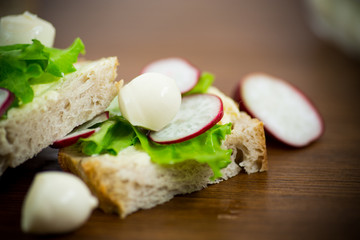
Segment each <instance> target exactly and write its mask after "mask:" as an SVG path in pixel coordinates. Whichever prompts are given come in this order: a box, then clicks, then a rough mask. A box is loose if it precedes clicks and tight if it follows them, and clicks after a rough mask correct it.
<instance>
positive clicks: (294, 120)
mask: <svg viewBox="0 0 360 240" xmlns="http://www.w3.org/2000/svg"><path fill="white" fill-rule="evenodd" d="M237 91H239V93H240V99H241V100H240V104H241V107H243V108H244V110H246V111H248V112H249V114H250V115H252V116H254V117H256V118H258V119H260V120H261V121H262V122H263V123H264V127H265V129H266V130H267V132H268V133H270V134H271V135H272V136H274V137H275V138H277V139H278V140H280V141H281V142H283V143H285V144H287V145H290V146H294V147H302V146H306V145H308V144H309V143H311V142H312V141H314V140H316V139H318V138H319V137H320V136H321V135H322V133H323V129H324V127H323V120H322V118H321V116H320V114H319V112H318V110H317V109H316V108H315V107H314V105H313V104H312V103H311V102H310V100H309V99H308V98H307V97H306V96H305V95H304V93H302V92H301V91H300V90H299V89H297V88H295V87H294V86H292V85H291V84H289V83H287V82H285V81H283V80H279V79H276V78H273V77H270V76H267V75H263V74H255V75H250V76H248V77H247V78H245V79H244V80H243V81H242V82H241V83H240V89H238V90H237Z"/></svg>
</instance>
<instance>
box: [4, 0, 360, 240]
mask: <svg viewBox="0 0 360 240" xmlns="http://www.w3.org/2000/svg"><path fill="white" fill-rule="evenodd" d="M15 2H19V1H15ZM25 2H26V4H23V5H22V4H20V3H18V5H16V6H15V7H14V6H8V11H15V10H14V9H16V11H19V12H21V11H23V10H24V8H25V7H26V8H27V9H29V8H31V10H32V11H34V12H35V13H37V14H38V15H39V16H40V17H42V18H44V19H47V20H49V21H51V22H52V23H53V24H54V26H55V27H56V29H57V35H56V41H55V45H56V47H61V48H63V47H66V46H68V45H69V44H70V43H71V42H72V41H73V39H74V38H75V37H78V36H79V37H81V39H82V40H83V41H84V43H85V46H86V50H87V53H86V58H88V59H96V58H101V57H106V56H118V58H119V61H120V67H119V71H118V74H119V78H122V79H124V80H125V81H130V80H131V79H132V78H134V77H135V76H136V75H137V74H139V72H140V70H141V68H142V67H143V66H144V65H145V64H147V63H149V62H150V61H152V60H155V59H158V58H162V57H169V56H180V57H184V58H187V59H189V60H190V61H191V62H193V63H194V64H195V65H196V66H198V67H199V68H200V69H202V70H206V71H210V72H212V73H214V74H215V75H216V81H215V85H216V86H217V87H219V88H220V89H221V90H222V91H224V92H225V93H227V94H229V95H230V94H232V92H233V90H234V88H235V86H236V83H237V81H239V80H240V79H241V78H242V77H243V76H245V75H246V74H248V73H251V72H265V73H268V74H272V75H275V76H277V77H280V78H283V79H285V80H287V81H289V82H291V83H293V84H295V85H296V86H298V87H299V88H300V89H302V90H303V91H304V92H305V93H306V94H307V95H308V96H309V97H310V98H311V99H312V100H313V101H314V103H315V104H316V106H317V107H318V108H319V110H320V112H321V113H322V115H323V117H324V120H325V124H326V125H325V126H326V130H325V133H324V135H323V136H322V138H321V139H320V140H319V141H317V142H315V143H313V144H311V145H310V146H308V147H306V148H301V149H293V148H289V147H285V146H283V145H282V144H280V143H278V142H276V141H274V140H272V139H270V138H267V147H268V155H269V171H268V172H265V173H259V174H251V175H247V174H245V173H241V174H239V175H238V176H236V177H234V178H232V179H230V180H228V181H225V182H222V183H220V184H217V185H213V186H210V187H208V188H206V189H204V190H202V191H200V192H196V193H192V194H187V195H182V196H177V197H175V198H174V199H172V200H171V201H169V202H167V203H165V204H162V205H160V206H157V207H155V208H153V209H150V210H142V211H138V212H136V213H134V214H132V215H130V216H129V217H127V218H126V219H124V220H121V219H119V218H118V217H117V216H115V215H107V214H104V213H103V212H101V211H100V210H95V211H94V213H93V214H92V215H91V217H90V219H89V221H88V222H86V224H85V225H84V226H83V227H81V228H80V229H78V230H77V231H75V232H73V233H70V234H66V235H60V236H47V237H43V239H48V238H54V239H359V237H360V233H359V230H358V229H359V227H360V173H359V171H360V136H359V135H360V131H359V130H360V129H359V123H360V111H359V103H360V97H359V96H360V95H359V89H360V88H359V87H360V84H359V82H360V61H359V60H358V59H356V58H354V57H352V56H350V55H348V54H345V53H344V52H342V51H341V50H340V49H339V48H337V47H336V46H334V45H332V44H331V43H328V42H325V41H323V40H321V39H319V38H317V37H316V36H315V35H314V34H313V32H312V31H311V30H310V28H309V23H308V15H307V13H306V11H305V10H306V8H305V6H304V2H302V1H286V0H276V1H266V0H252V1H251V0H241V1H240V0H224V1H214V0H210V1H205V0H199V1H176V0H170V1H158V0H157V1H145V0H144V1H140V0H137V1H130V0H126V1H110V0H104V1H94V0H93V1H69V0H67V1H25ZM4 9H5V8H2V11H4ZM4 12H5V11H4ZM19 12H16V13H19ZM11 13H14V12H11ZM44 170H60V168H59V166H58V164H57V162H56V151H54V150H51V149H45V150H44V151H43V152H41V153H40V154H39V155H38V156H37V157H36V158H34V159H31V160H29V161H27V162H26V163H25V164H23V165H21V166H20V167H18V168H16V169H9V170H8V171H7V172H6V173H5V174H4V175H3V176H2V177H1V179H0V206H1V209H0V239H36V236H31V235H26V234H23V233H22V232H21V230H20V216H21V206H22V202H23V200H24V196H25V194H26V192H27V190H28V187H29V186H30V183H31V181H32V179H33V177H34V175H35V174H36V173H37V172H39V171H44Z"/></svg>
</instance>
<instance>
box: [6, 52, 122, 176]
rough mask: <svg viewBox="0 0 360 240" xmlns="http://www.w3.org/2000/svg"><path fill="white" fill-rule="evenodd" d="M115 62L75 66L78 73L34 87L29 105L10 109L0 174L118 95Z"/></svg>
mask: <svg viewBox="0 0 360 240" xmlns="http://www.w3.org/2000/svg"><path fill="white" fill-rule="evenodd" d="M117 65H118V60H117V58H116V57H109V58H103V59H100V60H97V61H87V62H82V63H78V64H77V66H76V67H77V69H78V70H77V71H76V72H74V73H71V74H68V75H66V76H65V77H64V78H61V79H60V80H59V81H57V82H55V83H51V84H44V85H38V86H36V90H35V97H34V99H33V101H32V102H31V103H28V104H25V105H24V106H22V107H20V108H13V109H11V110H9V112H8V117H7V119H4V120H1V121H0V175H1V174H2V173H3V172H4V171H5V169H6V168H7V167H16V166H18V165H19V164H21V163H23V162H24V161H25V160H27V159H29V158H32V157H33V156H34V155H36V154H37V153H39V152H40V151H41V150H42V149H44V148H45V147H47V146H49V145H50V144H52V143H53V142H54V141H55V140H58V139H60V138H62V137H64V136H65V135H66V134H68V133H69V132H70V131H71V130H72V129H73V128H74V127H76V126H78V125H80V124H82V123H84V122H85V121H87V120H90V119H92V118H93V117H94V116H96V115H97V114H99V113H101V112H102V111H104V110H105V109H106V108H107V106H108V105H109V103H110V102H111V100H112V99H113V98H114V96H115V95H116V93H117V87H116V83H115V79H116V75H117V72H116V71H117Z"/></svg>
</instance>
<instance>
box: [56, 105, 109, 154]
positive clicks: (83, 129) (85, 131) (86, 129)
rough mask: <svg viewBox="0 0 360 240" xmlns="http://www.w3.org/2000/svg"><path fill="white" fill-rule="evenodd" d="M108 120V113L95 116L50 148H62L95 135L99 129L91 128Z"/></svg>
mask: <svg viewBox="0 0 360 240" xmlns="http://www.w3.org/2000/svg"><path fill="white" fill-rule="evenodd" d="M107 119H109V112H108V111H106V112H103V113H100V114H99V115H97V116H95V117H94V118H93V119H91V120H89V121H87V122H85V123H84V124H82V125H80V126H78V127H77V128H75V129H74V130H73V132H72V133H70V134H68V135H66V136H65V137H63V138H62V139H59V140H57V141H55V142H54V143H53V144H52V145H51V147H52V148H64V147H68V146H71V145H73V144H75V143H76V142H77V141H78V140H79V139H80V138H88V137H90V136H91V135H93V134H94V133H96V132H97V131H98V130H99V129H100V128H91V127H92V126H94V125H95V124H97V123H101V122H104V121H106V120H107Z"/></svg>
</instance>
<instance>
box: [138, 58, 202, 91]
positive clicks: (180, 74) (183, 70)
mask: <svg viewBox="0 0 360 240" xmlns="http://www.w3.org/2000/svg"><path fill="white" fill-rule="evenodd" d="M146 72H156V73H162V74H164V75H167V76H168V77H171V78H172V79H174V80H175V81H176V84H177V85H178V87H179V89H180V92H181V93H186V92H189V91H190V90H191V89H193V88H194V87H195V85H196V84H197V82H198V80H199V78H200V74H201V72H200V70H199V69H197V68H196V67H194V66H193V65H192V64H190V63H189V62H188V61H186V60H184V59H182V58H166V59H160V60H157V61H155V62H152V63H150V64H149V65H147V66H146V67H145V68H144V69H143V70H142V73H146Z"/></svg>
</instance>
